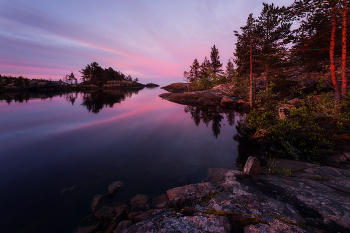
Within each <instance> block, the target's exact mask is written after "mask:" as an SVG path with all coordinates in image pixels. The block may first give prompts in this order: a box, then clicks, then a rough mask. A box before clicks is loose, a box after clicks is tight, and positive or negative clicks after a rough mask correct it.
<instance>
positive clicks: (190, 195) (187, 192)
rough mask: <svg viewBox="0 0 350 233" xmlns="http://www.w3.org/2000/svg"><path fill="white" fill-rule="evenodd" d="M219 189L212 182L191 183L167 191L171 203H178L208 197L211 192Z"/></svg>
mask: <svg viewBox="0 0 350 233" xmlns="http://www.w3.org/2000/svg"><path fill="white" fill-rule="evenodd" d="M217 191H219V188H218V187H217V186H215V185H213V184H211V183H199V184H190V185H186V186H183V187H178V188H173V189H170V190H168V191H167V195H168V198H169V205H170V206H172V205H177V204H181V203H185V202H186V201H192V200H194V199H200V198H204V197H206V196H207V195H208V194H210V193H214V192H217Z"/></svg>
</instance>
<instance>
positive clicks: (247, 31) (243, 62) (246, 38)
mask: <svg viewBox="0 0 350 233" xmlns="http://www.w3.org/2000/svg"><path fill="white" fill-rule="evenodd" d="M241 31H242V34H239V33H238V32H237V31H233V32H234V33H235V36H237V43H236V52H235V53H234V55H235V56H236V58H237V59H236V61H235V62H236V64H237V65H238V67H239V68H240V69H243V71H246V70H249V105H250V108H254V104H255V80H254V75H253V55H254V54H255V53H257V50H256V47H257V45H258V42H257V37H256V35H255V32H256V20H255V19H254V18H253V14H250V15H249V16H248V19H247V23H246V26H244V27H241ZM247 66H248V67H249V68H248V69H246V67H247Z"/></svg>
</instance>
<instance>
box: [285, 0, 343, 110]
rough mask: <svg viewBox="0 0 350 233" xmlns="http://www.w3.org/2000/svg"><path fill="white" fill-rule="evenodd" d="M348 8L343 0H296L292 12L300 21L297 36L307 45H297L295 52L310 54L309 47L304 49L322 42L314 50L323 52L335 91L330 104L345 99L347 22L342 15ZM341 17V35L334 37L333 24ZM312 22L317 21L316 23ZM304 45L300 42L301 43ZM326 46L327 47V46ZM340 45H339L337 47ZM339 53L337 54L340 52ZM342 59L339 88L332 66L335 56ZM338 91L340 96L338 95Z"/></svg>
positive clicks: (334, 29) (335, 32) (335, 27)
mask: <svg viewBox="0 0 350 233" xmlns="http://www.w3.org/2000/svg"><path fill="white" fill-rule="evenodd" d="M347 8H348V2H347V1H346V0H296V1H295V2H294V6H293V11H292V13H293V14H294V16H295V17H296V18H299V19H303V21H302V24H301V26H300V29H299V30H298V32H299V33H305V34H307V35H308V36H306V39H308V41H310V43H300V42H299V43H297V46H298V47H296V46H295V48H297V49H298V50H306V51H308V50H309V51H310V50H313V48H310V46H308V45H309V44H311V43H312V42H314V43H316V44H318V45H320V43H319V41H320V39H319V38H322V39H323V41H324V43H323V44H321V46H322V47H320V48H317V50H321V51H322V50H323V51H324V56H325V58H324V59H325V60H326V59H329V61H330V72H331V80H332V84H333V88H334V90H335V98H334V101H335V103H336V104H338V103H339V102H340V98H341V97H343V99H344V98H345V95H346V85H347V78H346V76H345V67H346V46H347V45H346V40H347V32H346V28H347V20H346V12H347ZM338 18H341V21H342V28H341V29H342V36H341V37H340V36H338V33H337V31H339V30H337V29H338V26H337V21H338ZM315 19H320V20H318V21H316V20H315ZM315 28H316V29H317V31H316V32H318V35H317V34H316V33H315ZM338 38H339V39H340V38H341V43H337V41H338ZM301 42H304V41H301ZM327 43H328V46H327ZM340 44H341V46H340ZM327 50H329V55H327ZM340 51H341V52H340ZM340 54H341V56H342V67H341V73H342V86H341V89H340V88H339V85H338V82H337V77H336V72H335V70H336V67H335V56H336V55H340ZM340 91H341V93H340Z"/></svg>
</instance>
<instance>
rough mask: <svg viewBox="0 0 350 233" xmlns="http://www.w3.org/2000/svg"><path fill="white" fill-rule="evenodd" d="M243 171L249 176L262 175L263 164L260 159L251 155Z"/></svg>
mask: <svg viewBox="0 0 350 233" xmlns="http://www.w3.org/2000/svg"><path fill="white" fill-rule="evenodd" d="M243 173H244V174H247V175H249V176H257V175H260V173H261V166H260V162H259V160H258V159H257V158H255V157H253V156H249V157H248V159H247V162H246V163H245V165H244V169H243Z"/></svg>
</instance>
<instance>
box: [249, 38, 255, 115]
mask: <svg viewBox="0 0 350 233" xmlns="http://www.w3.org/2000/svg"><path fill="white" fill-rule="evenodd" d="M252 46H253V45H252V38H250V51H249V53H250V55H249V60H250V80H249V105H250V108H251V109H253V108H254V95H253V83H254V82H253V48H252Z"/></svg>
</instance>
